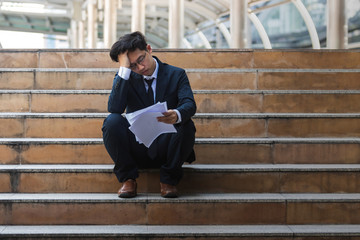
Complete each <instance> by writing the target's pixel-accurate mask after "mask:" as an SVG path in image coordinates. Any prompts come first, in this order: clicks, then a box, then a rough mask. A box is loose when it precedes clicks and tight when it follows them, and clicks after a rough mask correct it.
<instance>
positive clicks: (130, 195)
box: [119, 193, 136, 198]
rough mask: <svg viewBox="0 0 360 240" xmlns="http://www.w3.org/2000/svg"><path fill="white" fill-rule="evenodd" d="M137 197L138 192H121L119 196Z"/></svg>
mask: <svg viewBox="0 0 360 240" xmlns="http://www.w3.org/2000/svg"><path fill="white" fill-rule="evenodd" d="M134 197H136V193H121V194H119V198H134Z"/></svg>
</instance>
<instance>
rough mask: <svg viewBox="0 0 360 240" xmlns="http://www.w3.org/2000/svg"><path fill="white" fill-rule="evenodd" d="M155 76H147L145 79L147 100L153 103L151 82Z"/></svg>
mask: <svg viewBox="0 0 360 240" xmlns="http://www.w3.org/2000/svg"><path fill="white" fill-rule="evenodd" d="M154 79H155V78H149V79H145V81H146V83H147V85H148V91H147V95H148V100H149V104H150V105H153V104H154V91H153V89H152V87H151V84H152V82H153V81H154Z"/></svg>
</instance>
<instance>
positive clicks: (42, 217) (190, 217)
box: [0, 193, 360, 225]
mask: <svg viewBox="0 0 360 240" xmlns="http://www.w3.org/2000/svg"><path fill="white" fill-rule="evenodd" d="M359 205H360V194H269V193H262V194H239V193H237V194H189V195H183V196H181V197H180V198H177V199H164V198H161V197H160V196H159V194H139V196H138V197H137V198H133V199H120V198H118V197H117V194H94V193H93V194H79V193H77V194H13V193H9V194H6V193H5V194H0V213H1V216H3V217H2V218H0V224H1V225H44V224H46V225H63V224H66V225H73V224H80V225H82V224H86V225H87V224H90V225H91V224H94V225H108V224H110V225H121V224H130V225H134V224H136V225H144V224H147V225H253V224H260V225H262V224H264V225H268V224H269V225H285V224H286V225H300V224H359V223H360V207H359ZM190 209H191V210H190Z"/></svg>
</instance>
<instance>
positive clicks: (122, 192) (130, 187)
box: [118, 179, 137, 198]
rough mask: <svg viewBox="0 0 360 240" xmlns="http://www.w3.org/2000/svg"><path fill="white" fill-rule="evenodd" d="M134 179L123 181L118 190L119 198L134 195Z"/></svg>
mask: <svg viewBox="0 0 360 240" xmlns="http://www.w3.org/2000/svg"><path fill="white" fill-rule="evenodd" d="M136 188H137V184H136V181H135V180H133V179H128V180H126V181H125V182H123V185H122V187H121V188H120V189H119V191H118V196H119V197H120V198H133V197H136Z"/></svg>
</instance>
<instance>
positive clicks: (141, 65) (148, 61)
mask: <svg viewBox="0 0 360 240" xmlns="http://www.w3.org/2000/svg"><path fill="white" fill-rule="evenodd" d="M126 51H127V55H128V58H129V61H130V68H131V70H132V71H134V72H136V73H138V74H141V75H148V76H150V75H152V73H153V72H154V70H155V67H156V64H155V61H154V59H153V58H152V56H151V52H152V49H151V46H150V45H149V44H147V42H146V39H145V36H144V35H143V34H142V33H140V32H133V33H129V34H126V35H124V36H122V37H120V38H119V40H118V41H117V42H115V43H114V44H113V45H112V47H111V49H110V57H111V59H112V60H113V61H115V62H118V61H119V59H118V58H119V55H120V54H123V53H125V52H126Z"/></svg>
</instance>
